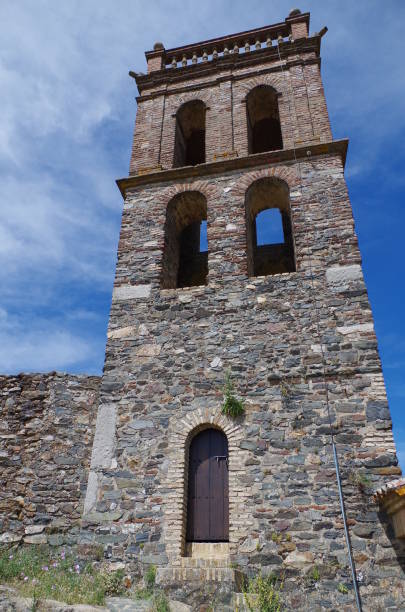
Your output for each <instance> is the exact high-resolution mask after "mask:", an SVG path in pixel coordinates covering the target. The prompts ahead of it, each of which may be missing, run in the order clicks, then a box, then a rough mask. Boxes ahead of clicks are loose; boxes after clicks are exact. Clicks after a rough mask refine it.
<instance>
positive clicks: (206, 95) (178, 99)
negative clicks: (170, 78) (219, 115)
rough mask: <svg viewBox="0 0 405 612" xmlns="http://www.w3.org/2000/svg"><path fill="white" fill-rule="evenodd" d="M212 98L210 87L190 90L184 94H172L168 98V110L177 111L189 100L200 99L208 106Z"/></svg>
mask: <svg viewBox="0 0 405 612" xmlns="http://www.w3.org/2000/svg"><path fill="white" fill-rule="evenodd" d="M211 99H212V92H211V91H210V90H209V89H199V90H198V91H190V92H186V93H182V94H177V95H173V96H170V98H169V99H168V110H169V112H171V113H176V112H177V111H178V109H179V108H180V107H181V106H183V104H186V103H187V102H194V101H197V100H200V101H201V102H204V104H205V105H206V106H208V105H209V103H210V102H211Z"/></svg>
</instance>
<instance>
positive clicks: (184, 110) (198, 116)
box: [173, 100, 206, 168]
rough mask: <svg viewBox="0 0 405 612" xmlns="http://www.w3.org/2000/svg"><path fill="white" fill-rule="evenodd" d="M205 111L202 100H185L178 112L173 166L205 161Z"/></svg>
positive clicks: (190, 164)
mask: <svg viewBox="0 0 405 612" xmlns="http://www.w3.org/2000/svg"><path fill="white" fill-rule="evenodd" d="M205 111H206V106H205V104H204V102H203V101H202V100H191V101H190V102H185V103H184V104H183V105H182V106H181V107H180V108H179V109H178V111H177V113H176V133H175V141H174V155H173V167H174V168H178V167H181V166H196V165H197V164H203V163H204V162H205Z"/></svg>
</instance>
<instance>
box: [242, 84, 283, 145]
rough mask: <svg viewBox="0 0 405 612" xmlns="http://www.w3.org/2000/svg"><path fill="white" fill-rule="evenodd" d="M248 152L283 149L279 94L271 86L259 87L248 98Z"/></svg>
mask: <svg viewBox="0 0 405 612" xmlns="http://www.w3.org/2000/svg"><path fill="white" fill-rule="evenodd" d="M246 116H247V124H248V152H249V154H252V153H264V152H265V151H275V150H278V149H282V148H283V138H282V135H281V126H280V117H279V112H278V100H277V92H276V90H275V89H273V87H270V85H258V86H257V87H255V88H254V89H252V90H251V91H250V92H249V93H248V95H247V97H246Z"/></svg>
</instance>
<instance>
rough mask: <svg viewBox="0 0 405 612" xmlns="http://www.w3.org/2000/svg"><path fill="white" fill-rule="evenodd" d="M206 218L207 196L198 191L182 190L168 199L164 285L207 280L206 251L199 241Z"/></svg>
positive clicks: (162, 283) (190, 285) (170, 287)
mask: <svg viewBox="0 0 405 612" xmlns="http://www.w3.org/2000/svg"><path fill="white" fill-rule="evenodd" d="M206 219H207V200H206V198H205V196H204V195H203V194H202V193H200V192H199V191H185V192H182V193H179V194H178V195H176V196H175V197H174V198H172V200H170V202H169V204H168V205H167V209H166V222H165V226H164V247H163V256H162V270H161V287H162V288H163V289H174V288H176V287H194V286H197V285H205V284H206V282H207V275H208V251H207V250H204V249H203V248H202V244H201V230H202V224H203V222H205V221H206Z"/></svg>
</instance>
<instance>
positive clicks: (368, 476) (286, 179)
mask: <svg viewBox="0 0 405 612" xmlns="http://www.w3.org/2000/svg"><path fill="white" fill-rule="evenodd" d="M297 19H298V22H300V23H298V22H297V23H295V24H294V25H295V28H292V33H293V36H295V38H296V39H297V40H295V41H293V42H289V43H285V42H282V41H281V42H279V45H278V48H277V47H274V46H273V47H272V48H269V47H268V48H266V49H262V50H259V51H257V53H256V55H254V53H251V54H250V53H248V52H247V53H246V54H245V55H244V56H243V57H242V56H240V55H235V54H234V56H232V57H230V58H229V57H227V58H225V57H223V58H222V59H221V60H220V61H218V62H216V61H214V60H212V61H210V62H207V63H206V64H204V63H203V64H200V65H199V66H185V67H183V68H181V67H180V68H179V67H177V66H176V67H174V68H165V67H164V66H165V61H166V62H167V61H169V60H170V57H172V56H173V57H174V51H173V52H168V53H167V54H166V56H165V55H164V54H165V51H164V50H163V49H162V48H161V46H158V47H157V48H156V49H155V51H154V52H149V54H148V53H147V54H146V55H147V59H148V70H149V74H148V75H147V76H146V77H145V76H141V77H140V76H139V75H138V76H137V83H138V87H139V89H140V96H139V98H138V114H137V122H136V129H135V137H134V145H133V152H132V158H131V166H130V177H129V178H128V179H121V180H120V181H118V184H119V187H120V189H121V192H122V194H123V196H124V200H125V202H124V212H123V218H122V228H121V236H120V242H119V248H118V262H117V270H116V278H115V285H114V293H113V301H112V306H111V316H110V322H109V329H108V342H107V350H106V361H105V369H104V375H103V378H102V381H101V386H100V408H99V415H98V420H97V429H96V435H95V442H94V447H93V455H92V462H91V471H90V476H89V486H88V490H87V495H86V502H85V515H84V521H85V524H86V521H87V529H88V533H89V534H93V536H92V537H93V538H94V541H98V539H99V538H100V537H102V538H103V541H104V542H106V541H107V540H106V539H105V538H109V539H108V542H109V543H110V553H111V555H112V557H113V558H117V559H124V560H125V561H126V562H127V563H128V564H130V565H131V564H132V567H134V568H137V569H138V570H141V571H142V567H144V566H145V565H148V564H151V563H153V564H156V565H157V566H158V580H159V582H160V583H161V584H163V585H166V586H167V587H168V588H170V589H172V590H176V591H177V595H178V597H179V598H180V599H181V598H187V597H188V596H190V593H192V592H193V591H194V592H198V593H200V595H199V597H200V600H199V601H200V602H201V601H202V600H203V599H201V598H204V592H205V590H206V586H205V583H206V581H208V582H209V581H210V580H212V579H214V580H216V581H217V583H220V584H221V581H222V582H223V581H224V580H226V578H227V576H228V574H226V572H225V570H222V569H221V568H219V569H217V570H216V569H213V570H212V572H213V573H212V575H211V574H209V575H208V574H204V570H203V568H201V567H200V566H198V565H197V566H196V565H192V564H191V565H190V563H189V561H190V560H188V559H187V557H185V555H186V546H185V532H186V524H187V475H188V463H187V462H188V446H189V443H190V440H191V439H192V437H193V435H194V434H195V432H196V431H199V430H200V429H202V428H204V427H209V426H214V427H217V428H220V429H221V430H222V431H224V433H225V434H226V435H227V438H228V443H229V547H230V554H231V560H232V563H233V565H234V567H236V568H238V569H239V570H240V571H241V572H242V573H244V574H249V573H252V572H254V571H258V570H260V571H262V572H263V573H272V572H278V573H279V574H281V575H283V576H284V577H285V579H286V584H287V583H288V587H287V595H286V598H287V600H288V602H289V604H290V605H293V606H294V607H296V608H298V609H304V608H305V607H308V606H309V607H310V609H314V610H315V609H325V607H333V606H343V605H346V604H347V605H351V602H352V601H353V599H352V594H351V595H350V597H349V598H348V596H347V595H346V594H344V593H341V592H340V591H339V588H338V587H339V584H340V583H343V584H350V582H349V578H348V577H349V570H348V557H347V550H346V545H345V539H344V530H343V521H342V515H341V510H340V507H339V500H338V494H337V483H336V476H335V466H334V462H333V453H332V447H331V436H330V434H331V431H333V433H334V434H335V439H336V443H337V447H338V455H339V458H340V462H341V471H342V484H343V489H344V496H345V502H346V507H347V516H348V522H349V526H350V533H351V538H352V546H353V552H354V559H355V562H356V565H357V570H358V572H360V573H359V582H360V585H361V587H360V588H361V594H362V598H363V602H364V603H365V604H367V605H369V606H370V607H369V608H368V609H373V610H385V609H388V608H389V607H392V609H398V610H399V609H401V606H402V604H403V603H404V601H405V597H404V589H403V582H402V568H403V566H404V546H403V544H401V542H400V541H399V540H396V539H395V538H394V535H393V532H392V528H391V525H390V523H389V522H388V521H387V517H385V516H383V515H381V513H380V512H379V508H378V507H377V506H376V505H375V503H374V501H373V499H372V494H371V491H372V489H373V488H377V487H379V486H381V485H382V484H383V483H384V482H386V481H387V480H389V479H392V477H393V476H394V475H398V474H400V473H401V472H400V469H399V468H398V461H397V457H396V451H395V445H394V442H393V438H392V430H391V420H390V414H389V409H388V405H387V399H386V393H385V387H384V381H383V377H382V371H381V363H380V359H379V355H378V349H377V342H376V337H375V332H374V325H373V318H372V313H371V309H370V304H369V301H368V296H367V290H366V287H365V284H364V279H363V274H362V269H361V257H360V253H359V249H358V244H357V238H356V234H355V230H354V223H353V217H352V211H351V206H350V202H349V197H348V193H347V187H346V183H345V179H344V161H345V153H346V146H347V141H333V140H332V135H331V131H330V125H329V120H328V114H327V109H326V104H325V98H324V94H323V88H322V82H321V77H320V71H319V43H320V36H319V35H315V37H313V38H311V37H309V38H307V31H306V29H305V28H304V25H305V23H304V22H305V18H304V17H303V18H302V19H301V18H297ZM285 32H286V31H285V30H284V34H283V35H285ZM300 36H301V38H300ZM201 49H203V47H202V46H201ZM279 53H280V55H281V64H282V65H281V66H280V55H279ZM159 54H160V55H159ZM190 54H191V52H190ZM180 56H181V53H180ZM158 57H160V58H161V62H160V64H159V62H158V61H157V58H158ZM165 57H166V60H165ZM173 61H174V62H175V61H176V60H173ZM264 84H265V85H270V86H271V87H273V89H274V90H275V91H276V92H277V95H278V104H279V115H280V122H281V131H282V137H283V145H284V148H283V150H281V151H272V152H270V153H265V154H256V155H253V156H248V134H247V121H246V96H247V94H248V93H249V91H250V90H252V89H253V88H254V87H255V86H257V85H264ZM197 99H198V100H201V101H203V102H204V104H205V107H206V163H205V164H202V165H199V166H195V167H191V166H190V167H186V168H172V166H173V154H174V145H175V125H176V112H177V111H178V109H179V108H180V107H181V105H182V104H183V103H185V102H188V101H190V100H197ZM294 149H295V150H294ZM261 179H268V180H270V181H277V182H278V184H282V185H284V186H285V188H286V190H287V192H288V194H289V196H288V199H289V207H290V215H291V225H292V233H293V241H294V251H295V264H296V272H291V273H288V274H277V275H272V276H262V277H250V276H248V257H249V254H248V244H247V235H248V233H247V228H246V193H247V190H248V189H249V187H250V186H251V185H253V184H255V181H258V180H261ZM196 192H197V193H198V194H201V195H202V196H203V197H204V198H205V200H206V204H207V234H208V279H207V284H206V285H204V286H198V287H190V288H185V289H162V260H163V249H164V244H165V236H164V232H165V220H166V211H167V207H168V205H169V203H170V202H171V200H172V199H173V198H174V197H175V196H177V195H178V194H180V193H184V194H187V193H188V194H189V197H190V206H191V205H192V198H193V197H194V195H193V194H195V193H196ZM198 197H201V196H200V195H199V196H198ZM226 372H229V373H230V374H231V376H232V380H233V382H234V384H235V392H236V394H237V395H238V396H239V397H240V398H241V399H242V400H243V402H244V404H245V407H246V413H245V415H244V416H243V417H239V418H238V419H235V420H233V419H231V418H229V417H225V416H224V415H222V414H221V405H222V401H223V384H224V378H225V375H226ZM326 391H328V394H329V405H330V411H331V419H332V429H331V426H330V424H329V420H328V414H327V405H326ZM365 483H366V484H365ZM106 533H108V535H106ZM89 537H90V536H89ZM315 567H317V568H321V583H320V584H319V585H316V586H314V582H313V580H312V579H311V576H313V570H314V568H315ZM222 571H223V572H224V573H223V574H221V572H222ZM228 577H229V576H228ZM311 580H312V582H311ZM388 585H389V587H390V588H389V590H388V589H387V587H388ZM207 588H208V587H207ZM197 599H198V597H197ZM366 609H367V608H366Z"/></svg>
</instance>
